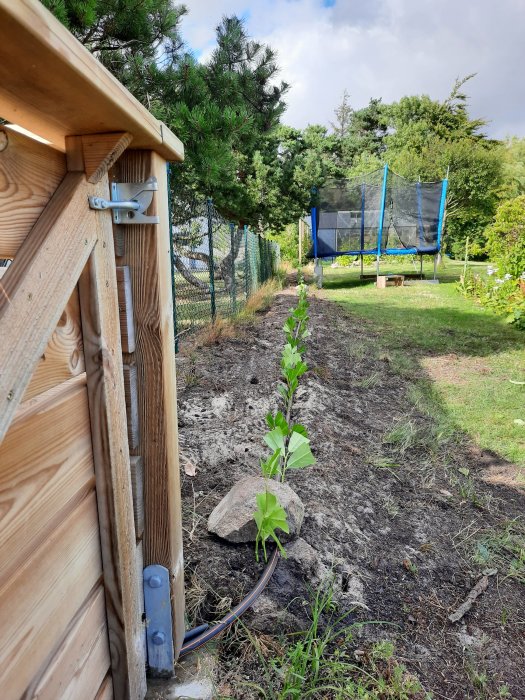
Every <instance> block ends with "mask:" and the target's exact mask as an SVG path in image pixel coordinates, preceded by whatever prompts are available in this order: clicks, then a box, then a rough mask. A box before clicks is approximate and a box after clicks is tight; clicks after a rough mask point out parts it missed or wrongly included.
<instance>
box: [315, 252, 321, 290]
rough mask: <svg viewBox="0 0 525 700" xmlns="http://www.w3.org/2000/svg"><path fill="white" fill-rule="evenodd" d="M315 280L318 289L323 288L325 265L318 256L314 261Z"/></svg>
mask: <svg viewBox="0 0 525 700" xmlns="http://www.w3.org/2000/svg"><path fill="white" fill-rule="evenodd" d="M314 281H315V284H316V286H317V289H322V288H323V265H322V263H320V262H319V260H318V259H317V258H316V259H315V262H314Z"/></svg>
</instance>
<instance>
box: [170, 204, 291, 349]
mask: <svg viewBox="0 0 525 700" xmlns="http://www.w3.org/2000/svg"><path fill="white" fill-rule="evenodd" d="M172 260H173V278H174V300H175V304H174V306H175V337H176V339H177V341H178V339H179V338H181V336H182V335H183V334H185V333H187V332H188V331H190V330H194V329H198V328H200V327H202V326H204V325H205V324H206V323H209V322H210V321H213V320H215V319H216V318H217V317H218V316H220V317H222V318H227V317H229V316H232V315H233V314H235V313H237V312H239V311H240V310H241V309H242V307H243V305H244V304H245V302H246V300H247V299H248V298H249V297H250V296H251V295H252V294H253V293H254V292H255V291H256V290H257V289H258V288H259V287H260V286H261V284H263V282H266V280H268V279H270V277H272V275H273V274H274V273H275V272H276V270H277V266H278V265H279V246H278V245H277V244H276V243H274V242H273V241H270V240H268V239H266V238H263V237H262V236H259V235H257V234H255V233H253V232H252V231H250V230H249V229H248V227H247V226H245V227H244V228H238V227H237V226H236V225H235V224H232V223H230V222H228V221H226V220H225V219H224V218H223V217H222V216H221V215H220V214H219V213H218V212H217V210H216V209H215V207H214V206H213V203H212V201H211V200H206V201H204V202H196V203H194V204H192V205H189V204H181V203H179V202H177V204H176V205H174V206H172ZM177 345H178V342H177Z"/></svg>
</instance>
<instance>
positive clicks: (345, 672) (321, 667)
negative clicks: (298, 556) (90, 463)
mask: <svg viewBox="0 0 525 700" xmlns="http://www.w3.org/2000/svg"><path fill="white" fill-rule="evenodd" d="M332 595H333V590H332V588H331V586H330V585H329V583H328V582H327V583H326V584H324V585H321V586H320V587H319V588H318V589H317V590H316V591H315V592H313V593H312V600H311V601H310V608H309V609H310V625H309V627H308V629H307V630H305V631H304V632H299V633H296V634H293V635H289V636H288V637H287V638H285V639H283V640H282V644H281V645H280V647H279V650H278V653H274V654H273V655H272V656H271V657H270V658H268V657H267V656H265V654H264V653H263V651H262V649H261V646H260V644H259V642H258V639H257V638H256V637H254V636H253V635H252V634H251V633H250V632H249V631H248V630H246V632H247V634H248V637H249V639H250V642H251V643H252V644H253V646H254V647H255V650H256V652H257V655H258V657H259V662H260V665H261V667H262V670H263V673H262V675H263V679H264V680H262V682H261V683H250V682H247V683H242V684H241V685H244V686H246V687H250V688H252V689H254V690H256V691H257V693H258V695H259V697H262V698H264V700H305V699H306V698H312V700H315V699H317V700H324V699H325V698H333V699H334V700H343V698H356V700H357V698H362V700H379V699H380V698H381V700H425V699H426V698H429V699H430V697H431V696H430V695H429V694H427V693H425V691H424V690H423V688H422V687H421V684H420V683H419V681H418V679H417V678H416V677H415V676H414V675H412V674H411V673H409V672H408V671H407V669H406V668H405V667H404V666H403V665H402V664H400V663H399V662H398V661H396V659H395V654H394V652H395V649H394V645H393V644H392V643H391V642H389V641H381V642H377V643H375V644H372V645H370V646H369V648H368V649H366V650H363V649H360V650H359V652H358V653H356V654H354V653H353V651H352V649H353V648H355V646H356V641H355V639H354V637H355V635H356V633H357V631H358V629H359V628H360V627H362V626H363V624H366V623H354V624H352V625H345V624H344V621H345V618H346V616H347V615H348V613H347V615H343V616H341V617H338V616H337V614H336V606H335V604H334V603H333V600H332Z"/></svg>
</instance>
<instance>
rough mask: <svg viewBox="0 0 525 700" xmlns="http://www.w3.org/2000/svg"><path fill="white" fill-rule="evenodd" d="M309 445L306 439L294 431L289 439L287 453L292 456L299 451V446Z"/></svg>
mask: <svg viewBox="0 0 525 700" xmlns="http://www.w3.org/2000/svg"><path fill="white" fill-rule="evenodd" d="M309 443H310V440H308V438H307V437H305V436H304V435H302V434H301V433H298V432H297V431H295V432H293V433H292V436H291V437H290V442H289V443H288V451H289V452H291V453H292V454H293V453H294V452H296V451H297V450H298V449H299V447H301V445H308V444H309Z"/></svg>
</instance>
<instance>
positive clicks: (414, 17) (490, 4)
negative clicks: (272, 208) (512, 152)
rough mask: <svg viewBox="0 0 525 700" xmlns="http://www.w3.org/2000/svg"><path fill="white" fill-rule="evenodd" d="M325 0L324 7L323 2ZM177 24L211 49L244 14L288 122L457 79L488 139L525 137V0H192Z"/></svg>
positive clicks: (440, 94) (436, 91) (440, 88)
mask: <svg viewBox="0 0 525 700" xmlns="http://www.w3.org/2000/svg"><path fill="white" fill-rule="evenodd" d="M326 4H328V3H326ZM188 7H189V10H190V14H189V17H187V18H186V19H185V20H184V22H183V25H182V31H183V35H184V37H185V38H186V40H187V41H188V43H189V44H190V45H191V46H192V47H193V48H194V49H197V50H199V51H204V54H203V55H206V52H209V48H210V45H211V43H212V42H213V37H214V29H215V26H216V25H217V24H218V23H219V21H220V19H221V17H222V16H223V15H225V14H226V15H227V14H234V13H235V14H238V15H245V16H246V17H247V27H248V31H249V33H250V34H251V35H252V36H253V37H254V38H256V39H258V40H262V41H264V42H265V43H268V44H269V45H270V46H272V47H273V48H274V49H276V50H277V52H278V54H279V58H278V63H279V65H280V66H281V69H282V70H281V75H280V77H281V78H282V79H283V80H285V81H287V82H289V83H290V84H291V86H292V87H291V89H290V91H289V93H288V95H287V103H288V111H287V113H286V114H285V117H284V120H285V121H286V122H287V123H289V124H291V125H292V126H297V127H302V126H305V125H306V124H308V123H322V124H326V125H328V124H329V122H330V120H331V119H332V118H333V110H334V108H335V106H336V105H337V104H338V103H339V102H340V100H341V96H342V93H343V90H345V89H347V90H348V92H349V93H350V101H351V103H352V105H353V106H354V107H356V108H359V107H363V106H365V105H366V104H367V103H368V100H369V99H370V98H371V97H382V98H383V100H384V101H385V102H391V101H393V100H398V99H399V98H400V97H402V96H403V95H408V94H419V93H427V94H429V95H430V96H431V97H434V98H438V99H442V98H444V97H446V95H447V94H448V93H449V91H450V89H451V87H452V84H453V82H454V80H455V78H456V77H457V76H464V75H467V74H468V73H474V72H476V73H477V77H476V78H475V79H474V80H473V81H471V82H470V83H469V84H468V85H467V88H466V90H467V92H468V94H469V95H470V96H471V100H470V105H471V115H472V116H473V117H483V118H485V119H487V120H489V121H490V124H489V127H488V131H489V133H490V134H491V135H492V136H495V137H503V136H505V135H507V134H510V133H514V134H518V135H520V136H525V81H524V80H523V79H522V77H521V76H522V74H523V70H524V68H525V65H524V64H525V48H524V46H525V43H524V41H523V27H524V26H525V2H524V1H523V0H498V2H497V3H495V2H494V1H493V0H468V1H466V0H441V2H440V3H437V2H435V0H366V1H365V0H336V2H335V5H333V6H332V7H325V6H324V3H323V1H322V0H250V1H248V0H244V1H243V0H215V2H214V3H213V4H211V3H210V2H209V1H208V2H207V1H206V0H194V1H193V2H189V3H188Z"/></svg>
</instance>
